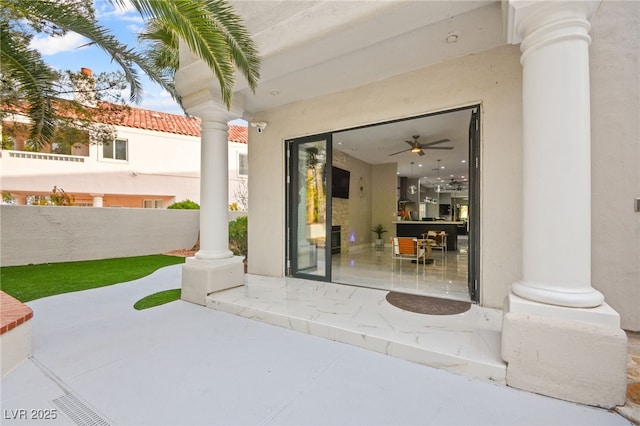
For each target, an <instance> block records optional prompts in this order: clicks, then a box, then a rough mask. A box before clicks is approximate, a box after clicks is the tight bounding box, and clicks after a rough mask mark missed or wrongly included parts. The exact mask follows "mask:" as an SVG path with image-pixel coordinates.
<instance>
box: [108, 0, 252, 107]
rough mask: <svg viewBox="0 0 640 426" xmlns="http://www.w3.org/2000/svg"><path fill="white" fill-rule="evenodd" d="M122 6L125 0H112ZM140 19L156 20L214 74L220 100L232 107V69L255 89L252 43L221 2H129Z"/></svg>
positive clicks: (143, 0) (236, 19)
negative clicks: (218, 87)
mask: <svg viewBox="0 0 640 426" xmlns="http://www.w3.org/2000/svg"><path fill="white" fill-rule="evenodd" d="M114 1H117V2H119V3H123V1H124V0H114ZM130 2H131V4H132V5H133V6H134V7H136V9H138V11H139V12H140V13H141V14H142V15H143V17H145V18H147V19H152V20H158V21H161V22H163V24H165V25H166V28H167V29H168V30H171V31H173V32H174V33H175V34H176V35H177V36H178V37H179V38H180V39H182V40H183V41H184V42H185V44H186V45H187V46H188V47H189V49H190V50H191V51H192V52H193V53H194V54H195V55H196V56H197V57H199V58H200V59H202V60H203V61H204V62H205V63H206V64H207V66H209V68H210V69H211V70H212V71H213V73H214V75H215V76H216V78H217V79H218V82H219V83H220V89H221V93H222V99H223V101H224V102H225V104H226V105H227V107H230V106H231V98H232V94H233V86H234V83H235V66H236V65H237V67H238V69H239V70H240V71H241V72H242V73H243V74H244V75H245V77H246V78H247V81H248V82H249V84H250V86H251V88H252V89H255V87H256V85H257V81H258V79H259V75H260V66H259V63H260V61H259V58H258V54H257V51H256V50H255V48H254V45H253V40H252V39H251V37H250V35H249V33H248V32H247V31H246V30H245V29H244V27H243V25H242V21H241V19H240V17H239V16H238V15H237V14H236V13H235V12H234V11H233V8H232V7H231V6H230V5H229V4H228V3H227V2H225V1H223V0H198V1H193V0H130Z"/></svg>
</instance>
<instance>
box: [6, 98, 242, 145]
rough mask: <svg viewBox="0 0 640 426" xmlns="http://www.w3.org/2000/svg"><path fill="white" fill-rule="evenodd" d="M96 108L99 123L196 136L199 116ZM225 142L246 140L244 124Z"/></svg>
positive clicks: (17, 108) (60, 106)
mask: <svg viewBox="0 0 640 426" xmlns="http://www.w3.org/2000/svg"><path fill="white" fill-rule="evenodd" d="M57 107H58V113H60V114H62V115H66V116H67V117H72V116H74V112H73V111H72V110H71V109H70V108H64V103H62V102H60V103H59V104H58V105H57ZM11 109H12V111H11V112H13V113H18V114H24V113H25V111H26V108H25V107H24V106H22V105H18V106H16V105H13V106H12V108H11ZM98 111H99V113H97V114H95V115H94V116H93V119H94V120H95V121H96V122H99V123H103V124H111V125H114V126H124V127H132V128H136V129H143V130H155V131H158V132H166V133H174V134H178V135H186V136H195V137H200V119H199V118H196V117H186V116H184V115H177V114H169V113H166V112H159V111H151V110H148V109H142V108H134V107H121V106H117V105H114V104H109V103H104V104H102V105H100V107H99V109H98ZM229 141H232V142H238V143H247V141H248V130H247V127H245V126H236V125H229Z"/></svg>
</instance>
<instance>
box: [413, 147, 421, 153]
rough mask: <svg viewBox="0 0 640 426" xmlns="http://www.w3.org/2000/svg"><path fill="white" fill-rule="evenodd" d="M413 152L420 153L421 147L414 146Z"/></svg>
mask: <svg viewBox="0 0 640 426" xmlns="http://www.w3.org/2000/svg"><path fill="white" fill-rule="evenodd" d="M411 152H416V153H417V152H420V147H419V146H414V147H413V148H411Z"/></svg>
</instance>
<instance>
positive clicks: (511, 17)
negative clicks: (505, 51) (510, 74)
mask: <svg viewBox="0 0 640 426" xmlns="http://www.w3.org/2000/svg"><path fill="white" fill-rule="evenodd" d="M601 1H602V0H575V1H550V0H508V1H505V2H503V3H502V17H503V22H504V25H503V28H504V31H505V37H506V39H507V42H508V43H510V44H519V43H521V42H522V41H523V40H524V39H525V38H527V37H528V36H529V35H531V34H532V33H533V32H534V31H536V30H538V29H540V28H541V27H544V26H547V25H552V24H554V23H556V24H557V23H559V22H564V23H565V25H575V24H576V23H577V24H578V27H580V26H583V27H585V23H586V32H585V33H588V32H589V29H590V26H589V24H588V21H589V19H591V16H592V15H593V14H594V13H595V11H596V10H597V9H598V6H599V5H600V2H601ZM549 30H552V28H549ZM587 37H588V36H587Z"/></svg>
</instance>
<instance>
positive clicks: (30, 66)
mask: <svg viewBox="0 0 640 426" xmlns="http://www.w3.org/2000/svg"><path fill="white" fill-rule="evenodd" d="M0 55H1V57H0V58H1V60H0V63H2V74H3V75H5V76H7V78H10V79H11V80H12V81H15V82H16V83H17V84H18V85H19V86H20V87H19V88H20V89H22V90H23V91H24V93H25V100H26V104H27V108H28V114H29V116H30V117H31V120H32V123H31V129H30V135H29V138H30V139H31V140H32V141H33V143H34V144H35V145H37V146H38V147H42V146H43V145H44V144H45V143H46V142H47V141H48V140H49V139H50V138H51V136H52V135H53V133H54V130H55V123H54V116H55V112H54V108H53V106H52V101H53V99H54V97H55V91H54V88H53V87H54V80H55V74H54V72H53V71H52V70H51V69H50V68H49V67H48V66H47V65H46V64H45V63H44V61H43V60H42V58H41V57H40V54H39V53H38V52H37V51H34V50H31V49H29V48H28V46H26V45H25V44H23V43H22V42H21V40H20V39H18V38H13V37H12V34H11V31H10V30H9V27H8V25H7V23H6V22H4V21H2V22H0Z"/></svg>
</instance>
